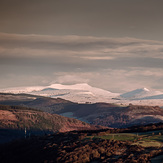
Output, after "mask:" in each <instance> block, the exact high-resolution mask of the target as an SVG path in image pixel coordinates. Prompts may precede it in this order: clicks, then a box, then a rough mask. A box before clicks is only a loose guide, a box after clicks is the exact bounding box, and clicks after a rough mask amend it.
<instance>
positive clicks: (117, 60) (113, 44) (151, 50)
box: [0, 33, 163, 91]
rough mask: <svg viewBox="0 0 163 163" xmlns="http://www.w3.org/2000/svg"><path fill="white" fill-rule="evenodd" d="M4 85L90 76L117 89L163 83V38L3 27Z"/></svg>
mask: <svg viewBox="0 0 163 163" xmlns="http://www.w3.org/2000/svg"><path fill="white" fill-rule="evenodd" d="M0 73H1V80H0V85H1V88H4V87H7V86H16V85H41V84H48V83H51V82H52V81H53V82H60V83H75V82H88V83H89V84H92V85H94V86H98V87H101V88H105V89H108V90H113V91H124V90H129V89H132V88H133V89H135V88H136V87H144V86H146V87H149V88H155V89H163V86H162V82H163V42H161V41H153V40H141V39H135V38H107V37H90V36H76V35H69V36H48V35H21V34H7V33H0Z"/></svg>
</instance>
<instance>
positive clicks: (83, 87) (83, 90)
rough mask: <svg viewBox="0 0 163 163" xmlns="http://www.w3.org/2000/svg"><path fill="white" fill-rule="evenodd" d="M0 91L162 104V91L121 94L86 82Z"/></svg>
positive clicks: (74, 99) (78, 99) (83, 100)
mask: <svg viewBox="0 0 163 163" xmlns="http://www.w3.org/2000/svg"><path fill="white" fill-rule="evenodd" d="M0 92H2V93H16V94H17V93H28V94H32V95H38V96H46V97H52V98H62V99H65V100H70V101H72V102H77V103H96V102H108V103H117V104H124V105H128V104H129V103H133V104H136V105H158V106H163V92H160V91H154V90H149V89H147V88H141V89H136V90H132V91H130V92H126V93H123V94H120V93H112V92H110V91H107V90H103V89H100V88H96V87H92V86H90V85H88V84H87V83H81V84H74V85H62V84H52V85H50V86H35V87H15V88H6V89H0Z"/></svg>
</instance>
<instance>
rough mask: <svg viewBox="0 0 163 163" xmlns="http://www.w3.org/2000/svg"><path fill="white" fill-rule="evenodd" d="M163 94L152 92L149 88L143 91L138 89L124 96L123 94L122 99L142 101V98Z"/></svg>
mask: <svg viewBox="0 0 163 163" xmlns="http://www.w3.org/2000/svg"><path fill="white" fill-rule="evenodd" d="M160 94H163V93H162V92H160V91H151V90H149V89H147V88H142V89H136V90H133V91H130V92H126V93H124V94H121V95H120V97H121V98H125V99H138V98H139V99H141V98H146V97H149V96H155V95H160Z"/></svg>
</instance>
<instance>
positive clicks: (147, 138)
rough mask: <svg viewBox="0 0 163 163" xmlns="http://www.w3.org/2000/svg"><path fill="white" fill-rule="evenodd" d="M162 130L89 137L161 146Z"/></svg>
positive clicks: (147, 145)
mask: <svg viewBox="0 0 163 163" xmlns="http://www.w3.org/2000/svg"><path fill="white" fill-rule="evenodd" d="M161 132H162V131H152V132H143V133H115V134H107V135H102V136H94V137H89V138H101V139H110V140H120V141H131V142H133V145H141V146H144V147H161V146H163V135H161V134H159V133H161Z"/></svg>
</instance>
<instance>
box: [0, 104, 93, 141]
mask: <svg viewBox="0 0 163 163" xmlns="http://www.w3.org/2000/svg"><path fill="white" fill-rule="evenodd" d="M25 128H26V130H27V134H45V133H54V132H66V131H72V130H83V129H84V130H85V129H86V130H90V129H91V130H92V129H96V127H95V126H91V125H89V124H87V123H85V122H82V121H79V120H76V119H73V118H67V117H63V116H60V115H57V114H49V113H45V112H42V111H38V110H34V109H30V108H26V107H22V106H6V105H0V132H1V135H0V142H3V139H5V140H6V139H7V138H6V137H8V139H7V140H6V141H8V140H10V139H11V137H12V136H14V135H12V134H15V137H22V136H24V129H25ZM2 133H3V134H2ZM11 133H12V134H11Z"/></svg>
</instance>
